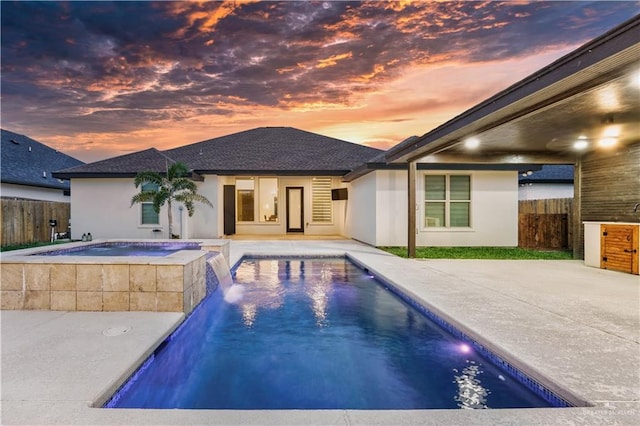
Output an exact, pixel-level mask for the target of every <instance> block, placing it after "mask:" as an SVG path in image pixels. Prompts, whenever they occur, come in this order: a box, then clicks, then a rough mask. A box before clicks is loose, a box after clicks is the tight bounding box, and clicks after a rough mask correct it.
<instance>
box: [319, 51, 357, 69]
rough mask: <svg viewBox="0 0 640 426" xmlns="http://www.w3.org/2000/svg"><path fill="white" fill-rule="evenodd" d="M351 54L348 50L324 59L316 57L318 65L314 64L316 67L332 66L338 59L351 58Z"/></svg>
mask: <svg viewBox="0 0 640 426" xmlns="http://www.w3.org/2000/svg"><path fill="white" fill-rule="evenodd" d="M352 56H353V55H352V54H351V52H348V53H342V54H340V55H333V56H330V57H328V58H326V59H318V65H316V68H326V67H332V66H334V65H337V64H338V61H341V60H343V59H348V58H351V57H352Z"/></svg>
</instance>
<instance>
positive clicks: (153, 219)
mask: <svg viewBox="0 0 640 426" xmlns="http://www.w3.org/2000/svg"><path fill="white" fill-rule="evenodd" d="M140 190H141V192H146V191H157V190H158V185H156V184H155V183H143V184H142V186H141V187H140ZM140 206H141V215H140V223H141V224H142V225H158V224H159V223H160V215H159V214H158V213H156V211H155V210H153V203H152V202H144V203H140Z"/></svg>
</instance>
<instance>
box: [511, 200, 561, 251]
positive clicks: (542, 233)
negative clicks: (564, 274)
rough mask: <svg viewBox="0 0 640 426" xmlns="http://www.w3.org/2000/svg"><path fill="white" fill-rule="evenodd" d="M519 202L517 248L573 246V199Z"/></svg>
mask: <svg viewBox="0 0 640 426" xmlns="http://www.w3.org/2000/svg"><path fill="white" fill-rule="evenodd" d="M518 204H519V205H518V213H519V214H518V246H519V247H525V248H536V249H571V248H572V245H573V244H572V242H573V239H572V219H573V218H572V206H573V198H558V199H549V200H522V201H520V202H519V203H518Z"/></svg>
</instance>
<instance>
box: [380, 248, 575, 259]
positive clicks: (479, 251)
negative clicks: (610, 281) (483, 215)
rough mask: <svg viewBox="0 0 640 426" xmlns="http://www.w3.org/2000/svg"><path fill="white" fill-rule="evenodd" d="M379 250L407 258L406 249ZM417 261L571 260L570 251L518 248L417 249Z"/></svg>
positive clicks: (571, 254)
mask: <svg viewBox="0 0 640 426" xmlns="http://www.w3.org/2000/svg"><path fill="white" fill-rule="evenodd" d="M378 248H379V249H381V250H384V251H386V252H389V253H391V254H395V255H396V256H400V257H407V248H406V247H378ZM416 258H417V259H504V260H514V259H515V260H517V259H539V260H568V259H573V253H572V252H570V251H558V250H552V251H542V250H531V249H523V248H519V247H417V248H416Z"/></svg>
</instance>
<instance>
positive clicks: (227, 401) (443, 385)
mask: <svg viewBox="0 0 640 426" xmlns="http://www.w3.org/2000/svg"><path fill="white" fill-rule="evenodd" d="M235 275H236V279H235V281H236V285H234V286H232V287H229V285H227V286H226V287H225V286H223V285H220V286H218V288H217V290H216V291H215V292H213V293H212V294H211V295H210V296H208V297H207V298H206V299H205V300H204V301H203V303H202V304H201V305H200V307H199V308H198V309H197V310H196V311H195V312H194V313H193V314H192V315H191V316H190V317H189V318H188V319H187V321H186V322H185V323H184V324H183V326H182V327H181V328H180V329H179V330H178V331H177V332H176V333H175V334H174V335H173V336H172V338H171V340H170V341H169V342H168V343H166V344H165V345H163V346H162V347H161V348H160V349H158V350H157V351H156V353H155V354H154V355H153V357H152V358H150V359H149V360H148V361H147V362H146V363H145V365H144V367H143V368H141V369H140V370H139V371H138V372H137V373H136V374H135V375H134V376H133V378H132V379H131V380H129V382H128V383H126V384H125V386H123V388H122V389H121V390H120V391H119V392H118V393H116V395H115V396H114V397H113V398H112V400H111V401H110V402H108V403H107V405H106V406H107V407H118V408H125V407H131V408H195V409H197V408H200V409H439V408H441V409H445V408H506V407H548V406H550V404H549V403H548V402H547V401H545V400H544V399H543V398H541V397H540V396H538V395H537V394H535V393H533V392H532V391H530V390H529V389H528V388H526V387H524V386H523V385H521V384H520V383H518V382H517V381H515V380H514V379H513V378H512V377H511V376H509V375H508V374H507V373H506V372H503V371H501V370H499V369H498V368H497V367H496V366H495V365H493V364H492V363H490V362H489V361H487V360H486V359H485V358H483V357H482V356H480V355H479V354H477V353H475V352H474V350H473V348H472V347H471V346H470V345H468V344H466V343H465V342H462V341H460V340H458V339H456V338H455V337H453V335H451V334H449V333H448V332H446V331H445V330H444V329H442V328H441V327H439V326H438V325H436V324H435V323H433V322H432V321H431V320H429V319H428V318H426V317H425V316H424V315H423V314H421V313H420V312H419V311H417V310H416V309H415V308H413V307H412V306H410V305H408V304H406V303H405V302H403V301H402V300H401V299H399V298H398V297H397V296H395V295H394V294H392V293H391V292H390V291H389V290H387V289H385V288H384V287H383V286H382V285H381V284H380V283H379V282H377V281H376V280H375V279H373V278H372V277H371V276H369V275H368V274H367V273H365V272H363V271H362V270H360V269H359V268H357V267H356V266H355V265H353V264H352V263H351V262H349V261H348V260H346V259H298V260H284V259H250V260H245V261H243V263H241V264H240V266H239V267H238V268H237V270H236V274H235ZM238 285H239V286H241V287H238ZM225 294H226V295H227V297H226V299H227V300H230V301H232V302H233V303H229V302H227V301H225Z"/></svg>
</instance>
